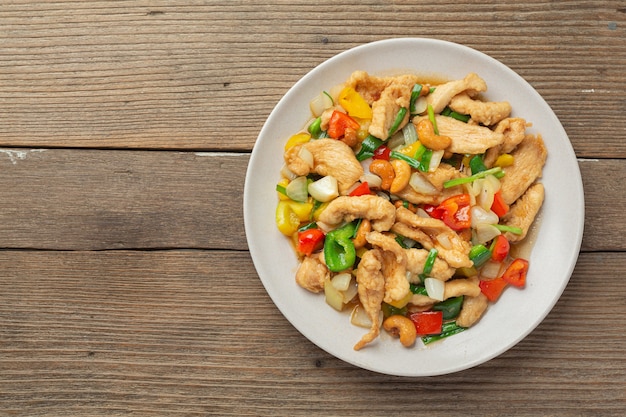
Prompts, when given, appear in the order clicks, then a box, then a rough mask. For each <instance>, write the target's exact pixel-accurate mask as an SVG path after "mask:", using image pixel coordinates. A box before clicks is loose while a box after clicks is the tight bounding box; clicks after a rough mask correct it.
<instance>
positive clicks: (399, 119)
mask: <svg viewBox="0 0 626 417" xmlns="http://www.w3.org/2000/svg"><path fill="white" fill-rule="evenodd" d="M406 112H407V109H406V107H400V110H398V114H397V115H396V120H394V121H393V124H392V125H391V129H389V136H391V135H393V134H394V133H396V131H397V130H398V128H399V127H400V124H401V123H402V121H403V120H404V116H406Z"/></svg>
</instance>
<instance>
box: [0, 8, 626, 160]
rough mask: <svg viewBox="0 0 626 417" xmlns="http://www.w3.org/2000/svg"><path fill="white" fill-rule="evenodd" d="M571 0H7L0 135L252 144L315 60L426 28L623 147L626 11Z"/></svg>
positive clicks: (14, 139) (611, 148) (119, 142)
mask: <svg viewBox="0 0 626 417" xmlns="http://www.w3.org/2000/svg"><path fill="white" fill-rule="evenodd" d="M5 3H6V2H5ZM574 3H575V5H573V4H572V3H571V2H545V1H529V2H524V4H520V3H519V2H498V4H495V5H494V4H491V3H480V2H468V4H467V5H466V6H463V5H462V4H460V3H459V2H458V1H454V2H451V1H439V2H436V3H432V2H431V3H423V2H418V3H416V4H409V2H402V3H401V2H379V1H367V2H362V3H361V4H360V6H359V11H358V13H355V12H354V10H352V6H351V3H347V2H344V1H339V2H336V1H332V2H331V1H327V0H322V1H320V2H316V4H315V5H312V4H311V3H309V2H305V1H302V0H298V1H290V2H282V1H280V2H276V4H268V3H267V2H260V1H245V2H241V1H238V2H228V3H226V4H219V3H217V2H208V3H200V2H192V3H190V4H187V5H170V4H166V3H161V2H158V3H155V2H147V1H139V2H123V3H121V2H106V1H95V2H89V5H88V6H86V5H82V4H81V3H80V2H58V3H47V2H46V3H43V4H39V3H32V4H31V3H29V2H21V1H11V2H9V4H5V5H4V6H3V8H2V10H1V11H0V39H2V40H3V42H2V44H1V45H0V57H1V63H0V106H1V111H0V146H24V147H33V148H37V147H89V148H104V147H107V148H109V147H114V148H142V149H145V148H147V149H151V148H162V149H163V148H165V149H194V150H250V149H251V148H252V146H253V144H254V141H255V139H256V136H257V134H258V132H259V130H260V128H261V126H262V124H263V122H264V119H265V117H267V115H269V113H270V111H271V109H272V108H273V106H274V105H275V104H276V103H277V102H278V100H279V99H280V98H281V96H282V95H283V94H284V93H285V92H286V91H287V90H288V89H289V88H290V87H291V86H292V85H293V84H294V83H295V82H296V81H297V80H298V79H299V78H300V77H302V76H303V75H304V74H306V73H307V72H308V71H309V70H311V69H312V68H313V67H315V66H316V65H317V64H319V63H321V62H322V61H324V60H325V59H327V58H330V57H331V56H333V55H335V54H337V53H339V52H341V51H343V50H345V49H348V48H351V47H353V46H357V45H360V44H363V43H367V42H371V41H374V40H378V39H385V38H389V37H398V36H423V37H435V38H439V39H443V40H449V41H453V42H459V43H463V44H466V45H468V46H470V47H473V48H476V49H478V50H480V51H482V52H485V53H487V54H489V55H491V56H493V57H494V58H496V59H499V60H501V61H502V62H503V63H504V64H506V65H508V66H510V67H511V68H512V69H513V70H515V71H517V72H518V73H519V74H520V75H522V76H523V77H524V78H526V79H527V80H528V81H529V82H530V83H531V84H532V85H533V86H534V87H535V88H536V89H537V90H538V91H539V93H541V94H542V95H543V96H544V98H545V99H546V101H547V102H548V103H549V104H550V105H551V106H552V107H553V109H554V111H555V112H556V114H557V116H558V117H559V118H560V119H561V121H562V123H563V125H564V127H565V129H566V131H567V132H568V134H569V136H570V138H571V140H572V143H573V145H574V148H575V150H576V151H577V153H578V155H579V156H584V157H604V158H606V157H609V158H611V157H624V156H625V155H626V146H625V145H624V141H623V140H621V137H622V136H623V134H624V132H625V131H626V121H625V120H624V117H622V115H623V114H624V113H625V112H626V96H625V92H624V85H623V68H624V66H626V43H625V42H624V38H625V36H624V28H626V13H624V9H623V5H622V7H620V2H619V1H602V2H597V1H595V2H594V1H577V2H574ZM68 8H71V13H68V10H69V9H68ZM590 137H592V139H589V138H590Z"/></svg>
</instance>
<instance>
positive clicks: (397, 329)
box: [383, 314, 417, 347]
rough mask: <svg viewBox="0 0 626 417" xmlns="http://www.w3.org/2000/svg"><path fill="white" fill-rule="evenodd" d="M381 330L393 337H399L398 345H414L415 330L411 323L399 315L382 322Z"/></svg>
mask: <svg viewBox="0 0 626 417" xmlns="http://www.w3.org/2000/svg"><path fill="white" fill-rule="evenodd" d="M383 328H384V329H385V330H386V331H388V332H389V333H391V334H392V335H394V336H400V343H402V345H403V346H405V347H409V346H411V345H412V344H413V343H415V339H416V338H417V330H416V329H415V325H414V324H413V322H412V321H411V320H410V319H408V318H406V317H404V316H400V315H397V314H396V315H393V316H389V317H387V318H386V319H385V321H383Z"/></svg>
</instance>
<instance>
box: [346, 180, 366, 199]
mask: <svg viewBox="0 0 626 417" xmlns="http://www.w3.org/2000/svg"><path fill="white" fill-rule="evenodd" d="M368 194H371V191H370V186H369V184H368V183H367V181H364V182H362V183H361V184H360V185H359V186H358V187H356V188H355V189H354V190H352V192H351V193H350V197H358V196H360V195H368Z"/></svg>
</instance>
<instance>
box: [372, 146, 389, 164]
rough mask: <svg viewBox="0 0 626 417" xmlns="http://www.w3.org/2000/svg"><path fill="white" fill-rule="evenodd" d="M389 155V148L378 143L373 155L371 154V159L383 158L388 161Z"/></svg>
mask: <svg viewBox="0 0 626 417" xmlns="http://www.w3.org/2000/svg"><path fill="white" fill-rule="evenodd" d="M390 155H391V149H389V148H388V147H386V146H385V145H380V146H379V147H378V148H376V150H375V151H374V156H372V159H384V160H385V161H388V160H389V156H390Z"/></svg>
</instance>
